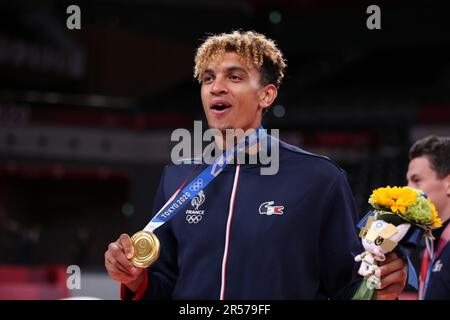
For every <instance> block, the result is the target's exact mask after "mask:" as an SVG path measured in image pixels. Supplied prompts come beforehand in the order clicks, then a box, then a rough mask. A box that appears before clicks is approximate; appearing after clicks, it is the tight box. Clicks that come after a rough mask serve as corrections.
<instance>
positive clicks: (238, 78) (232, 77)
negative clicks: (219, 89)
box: [229, 74, 242, 81]
mask: <svg viewBox="0 0 450 320" xmlns="http://www.w3.org/2000/svg"><path fill="white" fill-rule="evenodd" d="M229 78H230V79H231V80H232V81H240V80H242V78H241V77H239V76H238V75H235V74H232V75H231V76H230V77H229Z"/></svg>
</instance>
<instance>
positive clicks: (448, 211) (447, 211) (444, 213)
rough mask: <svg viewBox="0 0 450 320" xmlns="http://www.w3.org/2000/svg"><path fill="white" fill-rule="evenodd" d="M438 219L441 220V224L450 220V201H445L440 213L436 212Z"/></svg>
mask: <svg viewBox="0 0 450 320" xmlns="http://www.w3.org/2000/svg"><path fill="white" fill-rule="evenodd" d="M438 213H439V217H440V218H441V221H442V223H444V222H445V221H447V220H448V219H450V200H449V201H447V204H446V205H445V207H444V208H442V210H441V211H438Z"/></svg>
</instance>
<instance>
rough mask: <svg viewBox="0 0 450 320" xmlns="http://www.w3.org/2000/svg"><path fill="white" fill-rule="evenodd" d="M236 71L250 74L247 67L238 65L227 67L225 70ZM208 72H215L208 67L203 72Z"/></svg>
mask: <svg viewBox="0 0 450 320" xmlns="http://www.w3.org/2000/svg"><path fill="white" fill-rule="evenodd" d="M236 71H239V72H243V73H245V74H248V71H247V70H246V69H244V68H242V67H238V66H231V67H228V68H226V69H225V72H228V73H229V72H236ZM207 73H208V74H215V72H214V70H212V69H206V70H205V72H204V73H203V74H207Z"/></svg>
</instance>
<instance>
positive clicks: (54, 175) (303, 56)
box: [0, 0, 450, 299]
mask: <svg viewBox="0 0 450 320" xmlns="http://www.w3.org/2000/svg"><path fill="white" fill-rule="evenodd" d="M71 4H76V5H78V6H79V7H80V9H81V30H68V29H67V28H66V19H67V17H68V16H69V14H67V13H66V9H67V7H68V6H69V5H71ZM371 4H377V5H379V6H380V8H381V27H382V28H381V30H368V29H367V27H366V19H367V18H368V16H369V15H368V14H367V13H366V8H367V7H368V6H369V5H371ZM445 9H446V8H445V7H444V5H443V2H438V1H433V0H429V1H417V2H412V1H400V0H398V1H396V0H391V1H350V0H345V1H344V0H341V1H325V0H320V1H319V0H314V1H313V0H298V1H294V0H292V1H280V0H278V1H270V0H264V1H258V0H247V1H235V0H226V1H222V0H220V1H209V0H189V1H181V0H164V1H163V0H152V1H150V0H127V1H125V0H90V1H56V0H53V1H51V0H48V1H24V0H16V1H2V2H0V75H1V77H0V299H59V298H66V297H74V296H91V297H97V298H102V299H116V298H118V293H119V292H118V285H117V284H116V283H114V282H113V281H112V280H109V279H108V278H107V275H106V272H105V269H104V267H103V258H104V256H103V254H104V251H105V250H106V248H107V245H108V243H109V242H111V241H113V240H115V239H116V238H117V237H118V236H119V235H120V234H121V233H123V232H127V233H130V234H132V233H134V232H135V231H137V230H139V229H141V228H142V227H143V226H144V225H145V224H146V223H147V221H148V220H149V217H150V215H151V214H152V212H151V208H152V202H153V196H154V191H155V189H156V187H157V183H158V181H159V178H160V175H161V173H162V169H163V166H164V164H166V163H168V162H169V161H170V150H171V147H172V146H173V143H171V142H170V134H171V132H172V130H173V129H175V128H188V129H191V128H192V127H193V121H194V120H203V121H204V117H203V111H202V107H201V101H200V96H199V85H198V84H197V83H196V81H194V79H193V77H192V69H193V58H194V52H195V49H196V47H197V46H198V45H199V43H200V40H201V39H203V38H204V37H205V36H206V35H207V33H221V32H228V31H231V30H233V29H237V28H242V29H252V30H256V31H258V32H262V33H264V34H266V35H268V36H269V37H271V38H273V39H275V40H276V42H277V43H278V45H279V47H280V48H281V50H282V51H283V52H284V54H285V56H286V58H287V60H288V68H287V77H286V79H285V81H284V83H283V84H282V86H281V89H280V93H279V98H278V99H277V101H276V103H275V105H274V107H273V108H272V111H271V112H269V113H268V114H267V115H266V116H265V120H264V124H265V126H266V127H267V128H279V129H280V131H281V138H282V139H284V140H286V141H288V142H290V143H292V144H295V145H298V146H300V147H302V148H305V149H307V150H309V151H312V152H315V153H319V154H324V155H328V156H330V157H331V158H333V159H334V160H335V161H337V162H338V163H339V164H340V165H341V166H342V167H343V168H344V169H345V170H346V171H347V172H348V176H349V180H350V184H351V187H352V189H353V192H354V195H355V198H356V201H357V204H358V208H359V210H360V212H361V214H363V213H365V211H366V210H367V209H368V205H367V198H368V196H369V195H370V192H371V190H372V189H373V188H374V187H377V186H381V185H387V184H390V185H403V184H406V179H405V173H406V168H407V163H408V159H407V153H408V148H409V146H410V145H411V143H412V142H413V141H414V140H416V139H417V138H420V137H423V136H426V135H428V134H438V135H450V126H449V123H450V37H449V30H450V24H449V21H450V20H449V18H448V12H449V11H448V10H445ZM69 265H78V266H80V268H81V272H82V278H81V289H74V290H68V289H67V287H66V277H67V276H68V274H67V273H66V267H67V266H69Z"/></svg>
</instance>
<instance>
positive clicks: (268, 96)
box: [259, 84, 278, 109]
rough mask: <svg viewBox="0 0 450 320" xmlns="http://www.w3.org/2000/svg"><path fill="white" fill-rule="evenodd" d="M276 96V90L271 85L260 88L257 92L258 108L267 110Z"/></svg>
mask: <svg viewBox="0 0 450 320" xmlns="http://www.w3.org/2000/svg"><path fill="white" fill-rule="evenodd" d="M277 95H278V89H277V87H276V86H275V85H273V84H268V85H265V86H264V87H262V88H261V89H260V91H259V106H260V107H261V108H262V109H266V108H269V107H270V106H271V105H272V103H273V102H274V101H275V98H276V97H277Z"/></svg>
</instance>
